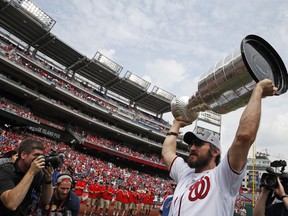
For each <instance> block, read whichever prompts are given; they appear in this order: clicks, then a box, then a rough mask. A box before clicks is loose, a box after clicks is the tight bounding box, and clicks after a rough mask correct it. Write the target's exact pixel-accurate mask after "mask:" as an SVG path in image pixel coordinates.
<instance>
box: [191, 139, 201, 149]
mask: <svg viewBox="0 0 288 216" xmlns="http://www.w3.org/2000/svg"><path fill="white" fill-rule="evenodd" d="M203 144H204V142H203V141H202V140H199V139H195V140H192V141H191V143H189V144H188V149H190V148H191V147H192V146H193V145H194V146H196V147H201V146H202V145H203Z"/></svg>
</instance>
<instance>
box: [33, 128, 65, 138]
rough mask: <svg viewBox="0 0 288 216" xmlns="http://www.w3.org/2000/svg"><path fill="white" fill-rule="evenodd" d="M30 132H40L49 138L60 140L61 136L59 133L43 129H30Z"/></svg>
mask: <svg viewBox="0 0 288 216" xmlns="http://www.w3.org/2000/svg"><path fill="white" fill-rule="evenodd" d="M29 130H31V131H33V132H38V133H42V134H45V135H47V136H50V137H53V138H58V139H60V137H61V135H60V134H59V133H56V132H53V131H50V130H47V129H45V128H42V127H31V126H30V127H29Z"/></svg>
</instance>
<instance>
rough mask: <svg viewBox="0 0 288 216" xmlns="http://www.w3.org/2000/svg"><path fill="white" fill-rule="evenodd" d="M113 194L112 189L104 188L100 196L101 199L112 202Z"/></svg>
mask: <svg viewBox="0 0 288 216" xmlns="http://www.w3.org/2000/svg"><path fill="white" fill-rule="evenodd" d="M114 192H115V190H114V188H112V187H109V186H106V189H105V191H104V192H103V194H102V198H103V199H105V200H112V198H113V196H114Z"/></svg>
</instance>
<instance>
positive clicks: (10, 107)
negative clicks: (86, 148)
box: [0, 98, 163, 164]
mask: <svg viewBox="0 0 288 216" xmlns="http://www.w3.org/2000/svg"><path fill="white" fill-rule="evenodd" d="M0 109H3V110H5V111H9V112H13V113H14V114H17V115H19V116H21V117H24V118H29V119H30V120H33V121H37V117H35V116H34V115H33V114H32V113H31V112H30V111H29V110H28V109H25V108H24V107H22V106H20V105H18V104H16V103H13V102H12V101H9V100H7V99H5V98H0ZM82 134H85V136H84V135H82ZM78 135H79V136H80V137H81V138H82V139H83V140H85V141H87V142H91V143H93V144H95V145H100V146H105V147H106V148H110V149H112V150H117V152H121V153H123V154H126V155H129V156H131V157H137V158H140V159H143V160H148V161H152V162H154V163H159V164H163V161H162V160H161V161H160V160H159V156H158V155H155V154H148V153H140V152H137V151H134V150H132V149H130V148H128V147H126V146H124V145H123V144H121V143H117V142H112V141H111V140H108V139H104V138H99V137H97V136H96V135H93V134H91V133H87V132H84V131H82V133H79V132H78Z"/></svg>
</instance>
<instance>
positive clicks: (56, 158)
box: [44, 150, 64, 169]
mask: <svg viewBox="0 0 288 216" xmlns="http://www.w3.org/2000/svg"><path fill="white" fill-rule="evenodd" d="M44 159H45V166H46V167H47V166H52V167H53V168H54V169H57V168H58V167H60V166H62V165H63V161H64V154H62V153H61V154H58V153H57V152H56V151H54V150H51V152H50V153H49V154H48V155H44Z"/></svg>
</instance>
